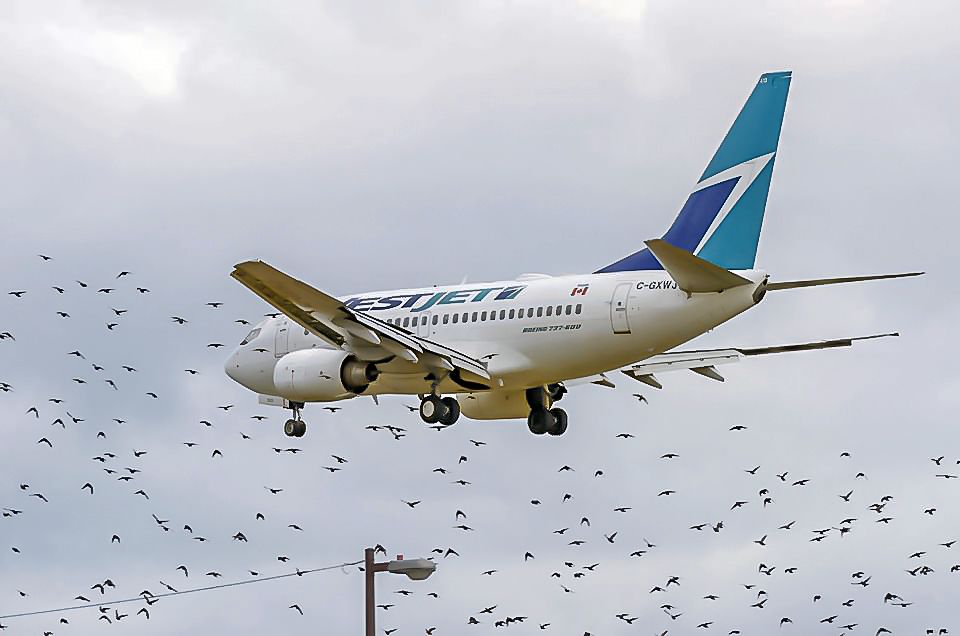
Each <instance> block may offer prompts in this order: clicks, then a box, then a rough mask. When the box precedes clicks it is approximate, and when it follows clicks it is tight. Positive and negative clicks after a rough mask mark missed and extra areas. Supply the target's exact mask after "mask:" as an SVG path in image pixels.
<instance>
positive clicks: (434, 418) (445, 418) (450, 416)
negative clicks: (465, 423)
mask: <svg viewBox="0 0 960 636" xmlns="http://www.w3.org/2000/svg"><path fill="white" fill-rule="evenodd" d="M459 418H460V403H459V402H457V399H456V398H453V397H445V398H442V397H440V396H439V395H436V394H431V395H428V396H426V397H424V398H423V399H422V400H421V401H420V419H422V420H423V421H424V422H426V423H427V424H437V423H439V424H443V425H444V426H450V425H451V424H454V423H455V422H456V421H457V420H458V419H459Z"/></svg>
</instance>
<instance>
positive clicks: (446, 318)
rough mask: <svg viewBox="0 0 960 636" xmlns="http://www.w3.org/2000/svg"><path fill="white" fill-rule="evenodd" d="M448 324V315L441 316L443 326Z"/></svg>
mask: <svg viewBox="0 0 960 636" xmlns="http://www.w3.org/2000/svg"><path fill="white" fill-rule="evenodd" d="M448 322H450V314H443V324H447V323H448Z"/></svg>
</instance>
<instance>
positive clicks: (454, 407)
mask: <svg viewBox="0 0 960 636" xmlns="http://www.w3.org/2000/svg"><path fill="white" fill-rule="evenodd" d="M440 401H441V402H442V403H443V405H444V406H445V407H447V412H446V414H445V415H444V416H443V417H441V418H440V423H441V424H444V425H445V426H450V425H452V424H456V422H457V420H458V419H459V418H460V403H459V402H457V398H454V397H445V398H442V399H441V400H440Z"/></svg>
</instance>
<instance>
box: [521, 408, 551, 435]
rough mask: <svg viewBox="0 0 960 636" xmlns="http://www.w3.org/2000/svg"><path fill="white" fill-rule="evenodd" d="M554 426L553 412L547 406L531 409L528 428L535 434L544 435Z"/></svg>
mask: <svg viewBox="0 0 960 636" xmlns="http://www.w3.org/2000/svg"><path fill="white" fill-rule="evenodd" d="M553 426H554V419H553V414H552V413H551V412H550V411H548V410H547V409H545V408H542V407H541V408H535V409H530V415H528V416H527V428H529V429H530V432H531V433H533V434H534V435H543V434H544V433H546V432H547V431H548V430H550V429H551V428H552V427H553Z"/></svg>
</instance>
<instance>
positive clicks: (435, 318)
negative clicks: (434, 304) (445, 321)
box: [433, 314, 440, 324]
mask: <svg viewBox="0 0 960 636" xmlns="http://www.w3.org/2000/svg"><path fill="white" fill-rule="evenodd" d="M438 320H440V317H439V316H437V315H436V314H434V316H433V324H437V321H438Z"/></svg>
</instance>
